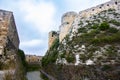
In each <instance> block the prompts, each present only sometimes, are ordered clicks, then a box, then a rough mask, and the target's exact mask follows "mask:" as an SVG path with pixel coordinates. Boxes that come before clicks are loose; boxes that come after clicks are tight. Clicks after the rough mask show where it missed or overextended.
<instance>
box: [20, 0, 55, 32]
mask: <svg viewBox="0 0 120 80" xmlns="http://www.w3.org/2000/svg"><path fill="white" fill-rule="evenodd" d="M19 6H20V10H21V11H22V12H24V14H25V15H24V20H25V21H26V22H28V23H31V24H32V25H34V26H33V28H35V29H36V30H38V31H39V32H40V33H46V32H49V31H50V30H51V29H53V27H52V26H53V24H54V14H55V11H56V10H55V6H54V4H53V3H51V2H44V1H40V2H39V3H37V2H35V1H31V0H27V1H25V0H22V1H20V2H19Z"/></svg>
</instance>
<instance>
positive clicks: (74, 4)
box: [65, 0, 110, 12]
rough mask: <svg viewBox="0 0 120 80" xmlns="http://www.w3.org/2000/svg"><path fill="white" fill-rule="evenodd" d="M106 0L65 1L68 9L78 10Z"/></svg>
mask: <svg viewBox="0 0 120 80" xmlns="http://www.w3.org/2000/svg"><path fill="white" fill-rule="evenodd" d="M107 1H110V0H92V1H91V0H65V3H66V7H67V8H68V10H73V11H76V12H79V11H82V10H84V9H87V8H90V7H93V6H96V5H98V4H100V3H104V2H107Z"/></svg>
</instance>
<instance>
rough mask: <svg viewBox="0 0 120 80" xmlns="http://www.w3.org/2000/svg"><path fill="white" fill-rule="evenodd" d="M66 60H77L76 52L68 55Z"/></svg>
mask: <svg viewBox="0 0 120 80" xmlns="http://www.w3.org/2000/svg"><path fill="white" fill-rule="evenodd" d="M66 60H67V62H68V63H72V62H74V61H75V56H74V54H69V55H67V57H66Z"/></svg>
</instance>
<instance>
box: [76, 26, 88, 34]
mask: <svg viewBox="0 0 120 80" xmlns="http://www.w3.org/2000/svg"><path fill="white" fill-rule="evenodd" d="M86 32H87V30H86V28H85V27H83V28H79V29H78V33H86Z"/></svg>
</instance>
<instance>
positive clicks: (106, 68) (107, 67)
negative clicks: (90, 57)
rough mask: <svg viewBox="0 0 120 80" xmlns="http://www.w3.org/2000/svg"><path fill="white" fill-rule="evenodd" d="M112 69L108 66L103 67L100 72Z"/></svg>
mask: <svg viewBox="0 0 120 80" xmlns="http://www.w3.org/2000/svg"><path fill="white" fill-rule="evenodd" d="M111 68H112V67H111V66H110V65H103V67H102V71H106V70H109V69H111Z"/></svg>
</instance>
